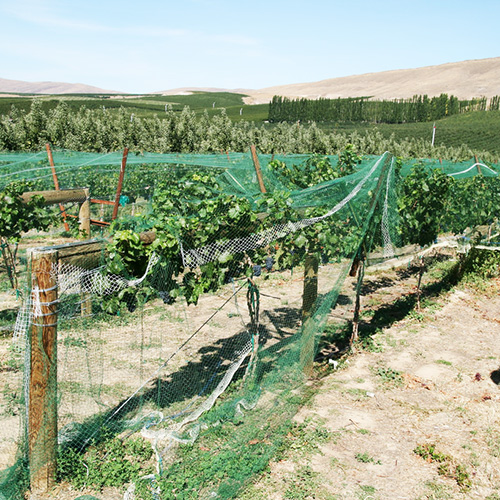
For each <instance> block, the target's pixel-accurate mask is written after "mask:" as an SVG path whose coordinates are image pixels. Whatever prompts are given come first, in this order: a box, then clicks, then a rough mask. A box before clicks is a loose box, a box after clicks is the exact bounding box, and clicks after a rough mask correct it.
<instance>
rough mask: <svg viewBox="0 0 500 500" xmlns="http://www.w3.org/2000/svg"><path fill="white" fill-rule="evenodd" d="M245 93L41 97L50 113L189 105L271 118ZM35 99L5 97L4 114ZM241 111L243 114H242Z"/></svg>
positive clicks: (0, 108)
mask: <svg viewBox="0 0 500 500" xmlns="http://www.w3.org/2000/svg"><path fill="white" fill-rule="evenodd" d="M243 97H244V94H233V93H229V92H196V93H193V94H190V95H172V96H162V95H148V96H132V95H130V96H123V97H115V96H101V95H99V96H92V95H89V96H85V95H64V96H39V97H38V99H39V100H40V101H41V102H42V108H43V109H44V110H45V111H46V110H50V109H53V108H55V107H56V106H57V105H58V103H59V102H60V101H64V102H66V103H67V104H68V106H69V107H70V108H71V109H75V110H77V109H79V108H81V107H83V106H85V107H86V108H88V109H97V108H102V107H103V106H104V107H105V108H106V109H119V108H125V109H126V110H127V111H129V112H130V113H131V114H132V113H133V114H134V115H135V116H137V117H142V118H147V117H153V116H154V115H158V116H159V117H161V115H162V114H163V113H165V106H166V105H169V106H171V107H172V109H173V110H174V111H182V109H183V108H184V107H185V106H189V108H190V109H192V110H193V111H195V112H196V113H197V114H202V113H204V112H205V110H206V111H207V112H208V114H209V115H210V116H211V115H214V114H219V113H220V112H221V109H222V108H224V109H225V110H226V112H227V115H228V116H229V117H230V118H231V119H232V120H235V121H239V120H247V121H264V120H267V116H268V105H267V104H257V105H246V104H244V103H243ZM32 99H33V96H26V97H1V98H0V115H2V114H7V113H8V112H9V111H10V109H11V107H12V105H14V106H15V107H16V108H17V109H19V110H22V111H29V109H30V107H31V102H32ZM240 111H241V114H240Z"/></svg>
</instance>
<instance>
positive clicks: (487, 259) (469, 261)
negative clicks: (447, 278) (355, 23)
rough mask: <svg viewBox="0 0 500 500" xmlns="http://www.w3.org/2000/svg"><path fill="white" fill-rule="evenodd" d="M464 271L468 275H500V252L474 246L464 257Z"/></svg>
mask: <svg viewBox="0 0 500 500" xmlns="http://www.w3.org/2000/svg"><path fill="white" fill-rule="evenodd" d="M462 271H463V273H464V274H465V275H467V276H479V277H481V278H483V279H491V278H496V277H498V276H500V252H497V251H494V250H487V249H479V248H475V247H472V248H471V250H470V251H469V252H468V253H467V255H466V256H465V257H464V259H463V264H462Z"/></svg>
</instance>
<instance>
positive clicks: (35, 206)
mask: <svg viewBox="0 0 500 500" xmlns="http://www.w3.org/2000/svg"><path fill="white" fill-rule="evenodd" d="M31 190H32V185H31V184H30V183H27V182H13V183H11V184H9V185H7V186H6V187H5V188H4V190H3V191H2V192H0V215H1V217H0V237H2V238H4V239H6V240H9V241H17V240H19V238H20V237H21V233H23V232H26V231H29V230H30V229H38V230H45V229H47V228H48V227H49V226H50V224H51V223H52V221H53V217H52V215H51V213H50V212H49V211H48V210H47V209H46V208H45V207H44V199H43V197H42V196H34V197H33V198H32V199H31V200H30V201H29V202H27V203H24V202H23V201H22V199H21V194H23V193H24V192H27V191H31Z"/></svg>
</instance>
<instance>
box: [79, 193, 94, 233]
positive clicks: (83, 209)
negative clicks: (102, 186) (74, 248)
mask: <svg viewBox="0 0 500 500" xmlns="http://www.w3.org/2000/svg"><path fill="white" fill-rule="evenodd" d="M83 190H84V191H85V201H84V202H83V203H82V204H81V205H80V211H79V213H78V222H79V224H80V226H79V230H80V235H82V236H83V237H84V239H87V240H89V239H90V237H91V235H90V191H89V189H88V188H84V189H83Z"/></svg>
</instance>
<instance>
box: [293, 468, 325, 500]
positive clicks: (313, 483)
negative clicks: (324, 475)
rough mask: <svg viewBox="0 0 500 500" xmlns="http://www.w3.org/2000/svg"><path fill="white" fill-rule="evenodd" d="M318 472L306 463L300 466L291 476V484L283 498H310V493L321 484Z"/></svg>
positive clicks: (297, 499) (299, 499)
mask: <svg viewBox="0 0 500 500" xmlns="http://www.w3.org/2000/svg"><path fill="white" fill-rule="evenodd" d="M320 483H321V481H320V478H319V473H318V472H315V471H313V470H312V469H311V467H310V466H308V465H306V466H305V467H301V468H300V469H299V470H298V471H297V472H296V473H295V474H294V476H293V479H292V480H291V484H290V485H289V487H288V488H287V490H286V492H285V498H286V499H287V500H288V499H289V500H302V499H304V500H305V499H306V498H310V495H311V493H314V492H315V491H317V490H318V489H319V488H320V486H321V484H320Z"/></svg>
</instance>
